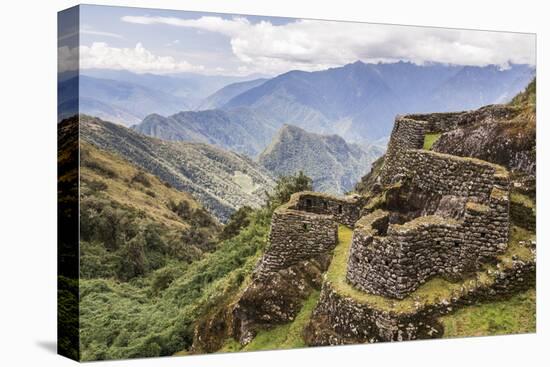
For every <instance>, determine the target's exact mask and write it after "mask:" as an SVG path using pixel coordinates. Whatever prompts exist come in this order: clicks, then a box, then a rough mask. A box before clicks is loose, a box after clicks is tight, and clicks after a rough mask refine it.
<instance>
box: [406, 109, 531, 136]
mask: <svg viewBox="0 0 550 367" xmlns="http://www.w3.org/2000/svg"><path fill="white" fill-rule="evenodd" d="M519 112H520V110H519V109H518V108H517V107H512V106H507V105H490V106H485V107H482V108H480V109H477V110H472V111H462V112H440V113H427V114H409V115H404V116H403V117H404V118H406V119H410V120H416V121H425V122H427V130H426V131H427V132H439V133H443V132H447V131H450V130H454V129H456V128H458V127H461V126H465V125H473V124H477V123H481V122H488V121H494V120H500V119H510V118H512V117H513V116H515V115H517V114H518V113H519Z"/></svg>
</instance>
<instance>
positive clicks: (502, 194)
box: [491, 187, 508, 200]
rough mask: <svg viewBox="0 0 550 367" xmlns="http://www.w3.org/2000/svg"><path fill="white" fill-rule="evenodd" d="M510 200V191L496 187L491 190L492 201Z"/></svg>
mask: <svg viewBox="0 0 550 367" xmlns="http://www.w3.org/2000/svg"><path fill="white" fill-rule="evenodd" d="M507 198H508V191H505V190H502V189H499V188H497V187H494V188H493V189H492V190H491V199H495V200H506V199H507Z"/></svg>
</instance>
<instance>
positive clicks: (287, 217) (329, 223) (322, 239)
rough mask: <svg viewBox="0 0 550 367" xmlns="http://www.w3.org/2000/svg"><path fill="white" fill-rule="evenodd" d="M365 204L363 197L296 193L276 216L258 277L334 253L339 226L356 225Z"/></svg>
mask: <svg viewBox="0 0 550 367" xmlns="http://www.w3.org/2000/svg"><path fill="white" fill-rule="evenodd" d="M361 202H362V199H361V198H360V197H359V196H349V197H344V198H337V197H334V196H332V195H328V194H322V193H317V192H311V191H304V192H300V193H296V194H293V195H292V197H291V198H290V200H289V201H288V203H286V204H284V205H282V206H280V207H279V208H277V209H276V210H275V212H274V213H273V217H272V218H271V232H270V235H269V242H270V246H269V248H268V250H267V251H266V253H265V255H264V257H263V258H262V260H261V262H260V265H259V267H258V269H257V271H256V273H257V274H258V276H259V277H265V276H269V275H270V274H272V273H273V272H276V271H279V270H281V269H285V268H288V267H289V266H291V265H294V264H297V263H298V262H300V261H304V260H308V259H311V258H315V257H316V256H317V255H321V254H327V253H330V251H332V250H333V249H334V247H335V246H336V244H337V242H338V223H342V224H345V225H347V226H350V227H351V226H353V225H354V223H355V222H356V221H357V220H358V219H359V216H360V205H359V204H360V203H361Z"/></svg>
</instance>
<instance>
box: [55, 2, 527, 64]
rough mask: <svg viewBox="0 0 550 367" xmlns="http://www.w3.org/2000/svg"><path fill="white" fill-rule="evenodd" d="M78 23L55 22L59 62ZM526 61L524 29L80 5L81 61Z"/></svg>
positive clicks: (68, 58) (68, 52)
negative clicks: (475, 28) (474, 28)
mask: <svg viewBox="0 0 550 367" xmlns="http://www.w3.org/2000/svg"><path fill="white" fill-rule="evenodd" d="M76 37H77V32H75V31H74V29H72V28H71V27H63V25H62V24H60V40H59V57H60V65H61V66H60V68H61V71H64V70H63V69H64V68H65V69H67V68H70V67H69V65H75V62H74V61H75V60H74V59H75V58H76V57H77V56H76V55H77V54H78V53H77V52H76V49H75V46H74V45H75V44H76V41H75V40H76V39H77V38H76ZM357 60H361V61H363V62H396V61H399V60H403V61H411V62H414V63H417V64H423V63H428V62H441V63H452V64H461V65H480V66H482V65H488V64H498V65H501V66H502V67H506V65H508V64H509V63H521V64H531V65H534V64H535V36H534V35H532V34H521V33H503V32H487V31H471V30H457V29H444V28H426V27H409V26H395V25H381V24H368V23H355V22H332V21H323V20H309V19H292V18H276V17H258V16H242V15H228V14H215V13H198V12H185V11H168V10H153V9H140V8H124V7H104V6H90V5H84V6H81V8H80V67H81V68H83V69H88V68H104V69H125V70H130V71H134V72H138V73H144V72H150V73H157V74H163V73H177V72H198V73H202V74H224V75H248V74H253V73H261V74H267V75H275V74H279V73H283V72H286V71H288V70H292V69H300V70H308V71H313V70H321V69H326V68H329V67H335V66H341V65H344V64H347V63H350V62H354V61H357Z"/></svg>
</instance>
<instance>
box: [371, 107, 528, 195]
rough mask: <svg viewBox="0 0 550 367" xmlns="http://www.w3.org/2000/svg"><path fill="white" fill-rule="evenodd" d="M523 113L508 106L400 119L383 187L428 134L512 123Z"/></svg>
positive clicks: (389, 152)
mask: <svg viewBox="0 0 550 367" xmlns="http://www.w3.org/2000/svg"><path fill="white" fill-rule="evenodd" d="M519 112H520V110H519V109H518V108H516V107H511V106H506V105H491V106H486V107H483V108H480V109H478V110H473V111H463V112H445V113H429V114H409V115H403V116H397V117H396V119H395V123H394V126H393V130H392V133H391V137H390V141H389V143H388V149H387V151H386V155H385V162H384V167H383V168H382V173H381V175H380V180H381V182H382V184H385V185H386V184H388V183H390V182H391V181H392V180H393V181H394V182H395V179H396V176H395V172H394V169H395V167H396V166H398V165H399V160H400V159H401V157H403V153H404V152H405V151H406V150H408V149H421V148H422V147H423V145H424V136H425V135H426V134H427V133H437V132H439V133H443V132H447V131H450V130H454V129H456V128H458V127H461V126H465V125H470V124H477V123H481V122H488V121H494V120H499V119H510V118H512V117H513V116H515V115H517V114H518V113H519Z"/></svg>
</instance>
